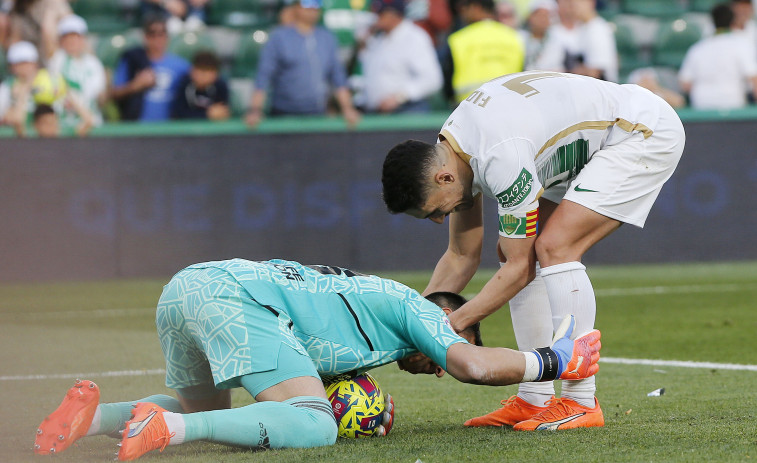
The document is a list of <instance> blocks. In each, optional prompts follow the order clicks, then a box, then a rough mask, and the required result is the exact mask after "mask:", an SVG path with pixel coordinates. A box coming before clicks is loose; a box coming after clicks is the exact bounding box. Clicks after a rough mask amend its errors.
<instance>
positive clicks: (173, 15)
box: [0, 0, 757, 137]
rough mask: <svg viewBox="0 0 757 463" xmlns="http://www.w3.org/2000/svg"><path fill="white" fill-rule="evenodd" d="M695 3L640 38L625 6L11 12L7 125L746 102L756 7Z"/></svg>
mask: <svg viewBox="0 0 757 463" xmlns="http://www.w3.org/2000/svg"><path fill="white" fill-rule="evenodd" d="M688 2H689V3H688V4H690V5H692V6H693V5H694V4H697V5H698V8H699V9H698V10H697V11H698V12H697V13H692V12H691V11H689V12H688V13H687V14H689V16H688V17H686V16H683V15H682V14H679V15H678V16H676V17H675V18H673V19H674V20H672V21H669V30H668V22H663V21H660V20H658V19H655V21H656V22H655V24H656V27H657V29H656V31H657V32H656V33H655V34H653V36H654V37H653V38H652V39H651V40H645V37H646V36H647V35H652V34H651V33H650V29H648V28H647V29H644V25H645V24H647V23H645V22H644V21H643V20H637V21H636V22H634V21H633V19H634V18H640V16H639V15H638V14H635V15H634V14H629V15H624V14H623V13H628V12H627V11H625V10H624V5H626V4H630V2H628V1H626V0H615V1H612V0H497V1H495V0H283V1H282V0H109V1H107V2H106V1H104V0H70V2H69V0H3V1H2V2H1V7H0V44H1V45H2V47H3V49H4V51H5V53H4V58H5V59H4V62H0V65H2V66H0V71H1V72H0V76H1V77H2V83H0V123H2V124H3V125H7V126H10V127H12V128H13V130H14V131H15V132H16V133H17V134H18V135H19V136H25V135H27V134H33V135H37V136H43V137H48V136H49V137H52V136H58V135H61V134H78V135H80V136H83V135H86V134H87V133H89V132H90V130H91V129H92V128H93V127H97V126H99V125H101V124H103V123H104V122H116V121H141V122H148V123H150V122H158V121H166V120H172V119H207V120H214V121H215V120H226V119H229V118H231V117H240V118H243V120H244V121H245V122H246V123H247V124H248V125H249V126H250V127H256V126H257V125H258V124H259V123H260V122H261V121H262V120H263V119H264V118H266V117H277V116H280V115H323V114H333V113H340V114H341V115H342V116H343V117H344V119H345V121H346V123H347V124H348V125H349V126H354V125H356V124H358V123H359V121H360V118H361V115H362V114H396V113H418V112H427V111H432V110H442V109H449V108H452V107H454V105H456V104H457V103H459V102H461V101H463V100H465V99H466V98H471V97H472V95H471V92H472V91H473V90H475V89H476V88H477V87H478V86H479V85H480V84H481V83H483V82H486V81H487V80H489V79H491V78H493V77H497V76H499V75H502V74H508V73H513V72H519V71H522V70H543V71H557V72H569V73H575V74H582V75H588V76H592V77H596V78H599V79H605V80H609V81H614V82H620V83H635V84H638V85H642V86H645V87H647V88H649V89H650V90H651V91H653V92H655V93H657V94H659V95H660V96H662V97H663V98H665V99H666V100H667V101H668V102H669V103H670V104H671V105H673V106H675V107H680V106H685V105H687V104H688V105H691V106H692V107H695V108H702V109H732V108H738V107H742V106H745V105H747V104H750V102H753V101H754V100H753V98H754V95H755V93H757V26H756V25H755V20H754V9H753V6H752V2H751V0H730V1H725V2H722V3H718V2H714V1H706V0H688ZM647 3H648V4H650V5H651V4H653V3H654V2H647ZM660 3H661V4H665V3H667V4H668V6H671V5H672V4H673V3H676V4H677V5H682V4H683V3H682V2H672V1H671V2H663V1H662V0H660ZM703 4H704V7H703ZM692 11H693V10H692ZM76 13H81V14H76ZM642 13H643V12H642ZM678 13H681V12H678ZM624 17H625V18H631V20H628V21H622V19H623V18H624ZM219 18H220V19H219ZM261 18H265V20H263V21H261ZM266 20H267V21H268V22H267V23H266V22H265V21H266ZM108 21H111V23H113V24H112V28H111V29H113V28H114V29H115V32H112V31H109V32H108V33H106V32H105V28H106V26H108V25H109V23H108ZM90 29H98V31H97V32H95V33H92V32H91V30H90ZM691 31H693V33H691ZM629 32H630V33H629ZM664 33H667V35H664ZM211 37H212V38H211ZM671 37H672V39H671ZM665 40H667V42H665ZM645 47H646V48H645ZM676 47H678V50H679V53H678V55H675V54H673V55H671V53H672V52H673V51H674V50H675V49H676ZM664 52H667V55H665V53H664ZM670 56H672V58H671V57H670ZM665 57H668V60H667V61H666V60H665V59H663V58H665ZM474 96H475V95H474Z"/></svg>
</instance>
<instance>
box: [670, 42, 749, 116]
mask: <svg viewBox="0 0 757 463" xmlns="http://www.w3.org/2000/svg"><path fill="white" fill-rule="evenodd" d="M678 77H679V79H680V81H681V85H682V86H683V87H684V88H686V87H689V86H690V87H691V90H690V91H689V99H690V103H691V106H692V107H694V108H698V109H733V108H740V107H742V106H745V105H746V104H747V92H748V91H749V90H750V89H752V88H753V86H754V82H755V80H757V58H755V56H754V47H753V46H752V45H751V44H750V43H748V42H747V41H746V40H745V39H744V36H743V35H741V34H739V33H733V32H725V33H720V34H716V35H715V36H713V37H708V38H705V39H702V40H700V41H699V42H697V43H696V44H694V45H693V46H692V47H691V48H690V49H689V51H688V52H687V53H686V57H685V58H684V60H683V64H682V65H681V70H680V72H679V74H678ZM750 81H751V83H752V87H750V85H749V84H750Z"/></svg>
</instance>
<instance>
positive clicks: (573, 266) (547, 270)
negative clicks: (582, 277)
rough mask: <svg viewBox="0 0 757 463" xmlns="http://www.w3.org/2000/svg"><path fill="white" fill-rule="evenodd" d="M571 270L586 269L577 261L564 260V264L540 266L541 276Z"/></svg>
mask: <svg viewBox="0 0 757 463" xmlns="http://www.w3.org/2000/svg"><path fill="white" fill-rule="evenodd" d="M571 270H586V266H584V264H582V263H581V262H578V261H573V262H565V263H564V264H557V265H550V266H549V267H542V268H541V276H543V277H546V276H549V275H555V274H557V273H563V272H570V271H571Z"/></svg>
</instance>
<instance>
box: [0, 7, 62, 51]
mask: <svg viewBox="0 0 757 463" xmlns="http://www.w3.org/2000/svg"><path fill="white" fill-rule="evenodd" d="M72 13H73V11H72V10H71V6H70V5H69V4H68V2H67V1H66V0H15V2H14V3H13V8H12V9H11V13H10V37H9V39H8V43H15V42H18V41H22V40H23V41H26V42H31V43H32V44H33V45H34V46H35V47H36V48H37V49H38V50H41V51H42V56H44V57H48V56H50V54H52V52H50V51H49V50H50V49H51V48H53V47H55V43H56V42H57V41H58V36H57V31H56V26H57V24H58V21H60V20H61V19H62V18H63V17H64V16H68V15H70V14H72Z"/></svg>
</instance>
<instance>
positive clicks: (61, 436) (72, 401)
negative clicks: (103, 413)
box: [34, 379, 100, 455]
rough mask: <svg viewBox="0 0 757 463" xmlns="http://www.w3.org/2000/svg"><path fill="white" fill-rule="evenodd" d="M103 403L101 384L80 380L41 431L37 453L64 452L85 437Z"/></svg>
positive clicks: (43, 423)
mask: <svg viewBox="0 0 757 463" xmlns="http://www.w3.org/2000/svg"><path fill="white" fill-rule="evenodd" d="M99 403H100V388H98V387H97V384H95V383H93V382H92V381H87V380H84V381H82V380H79V379H77V380H76V382H75V383H74V385H73V386H72V387H71V389H69V390H68V392H66V396H65V397H64V398H63V402H61V404H60V406H58V408H57V409H55V411H54V412H52V413H51V414H50V415H48V416H47V417H46V418H45V419H44V420H43V421H42V423H41V424H40V425H39V427H38V428H37V437H36V439H35V441H34V453H36V454H38V455H49V454H53V453H60V452H62V451H64V450H66V449H67V448H68V447H69V446H70V445H71V444H73V443H74V442H76V441H77V440H78V439H79V438H81V437H84V436H85V435H86V434H87V431H88V430H89V426H90V425H91V424H92V418H93V417H94V416H95V411H96V410H97V405H98V404H99Z"/></svg>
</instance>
